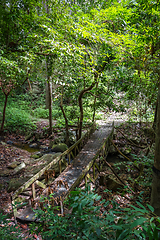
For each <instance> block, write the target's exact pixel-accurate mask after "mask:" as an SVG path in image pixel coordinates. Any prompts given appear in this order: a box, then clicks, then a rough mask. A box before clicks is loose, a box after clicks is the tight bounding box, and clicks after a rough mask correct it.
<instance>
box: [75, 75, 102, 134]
mask: <svg viewBox="0 0 160 240" xmlns="http://www.w3.org/2000/svg"><path fill="white" fill-rule="evenodd" d="M97 77H98V75H97ZM96 80H97V79H96ZM95 84H96V82H95V81H94V82H93V83H92V84H91V86H89V87H88V88H85V89H83V90H82V91H81V92H80V94H79V97H78V103H79V108H80V121H79V133H78V139H80V138H81V137H82V125H83V103H82V97H83V95H84V94H85V93H86V92H88V91H89V90H91V89H92V88H93V87H94V86H95Z"/></svg>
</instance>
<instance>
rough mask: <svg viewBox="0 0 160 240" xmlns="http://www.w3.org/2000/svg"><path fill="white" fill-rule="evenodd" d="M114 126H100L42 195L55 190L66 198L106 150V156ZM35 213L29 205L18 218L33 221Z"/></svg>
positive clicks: (19, 213) (62, 197) (58, 195)
mask: <svg viewBox="0 0 160 240" xmlns="http://www.w3.org/2000/svg"><path fill="white" fill-rule="evenodd" d="M113 128H114V126H113V125H112V124H107V125H104V126H101V127H99V129H98V130H95V132H94V133H93V134H92V135H91V137H90V139H89V140H88V142H87V143H86V145H85V146H84V147H83V148H82V150H81V151H80V152H79V154H78V155H77V156H76V157H75V159H74V160H73V162H72V164H71V165H69V166H68V167H67V168H66V169H65V170H64V171H63V172H62V173H61V174H60V175H59V176H58V178H56V179H55V180H54V182H53V183H52V184H50V186H49V190H48V188H46V189H45V190H44V191H43V192H42V195H47V194H48V191H51V192H54V198H56V197H60V196H61V199H64V198H65V197H66V195H67V194H68V193H69V192H70V191H71V190H73V189H74V188H75V187H76V186H78V184H79V183H80V182H81V180H82V179H83V178H84V177H85V175H86V174H87V172H88V171H89V170H90V168H92V166H93V164H94V162H95V160H96V159H97V158H98V157H99V156H100V154H101V152H102V151H103V152H105V156H107V154H108V142H109V141H108V138H109V137H111V136H112V133H113ZM106 146H107V147H106ZM60 183H61V184H60ZM63 183H65V184H63ZM66 185H67V187H66ZM34 215H35V213H34V212H33V211H32V209H31V207H30V206H29V207H26V208H25V209H24V210H22V211H19V212H18V214H17V218H19V219H21V220H25V221H33V220H35V216H34Z"/></svg>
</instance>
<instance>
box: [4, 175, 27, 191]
mask: <svg viewBox="0 0 160 240" xmlns="http://www.w3.org/2000/svg"><path fill="white" fill-rule="evenodd" d="M28 180H29V178H28V177H25V178H12V179H11V180H10V182H9V186H8V189H7V192H12V191H16V190H17V189H18V188H19V187H21V186H22V185H23V184H24V183H25V182H27V181H28Z"/></svg>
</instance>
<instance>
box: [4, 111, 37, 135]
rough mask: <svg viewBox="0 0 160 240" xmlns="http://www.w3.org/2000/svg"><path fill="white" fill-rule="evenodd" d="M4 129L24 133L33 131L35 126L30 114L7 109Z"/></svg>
mask: <svg viewBox="0 0 160 240" xmlns="http://www.w3.org/2000/svg"><path fill="white" fill-rule="evenodd" d="M5 127H6V129H8V130H9V131H12V132H16V131H17V130H18V131H19V132H23V133H24V132H26V131H28V130H31V129H35V128H36V125H35V124H34V122H33V119H32V118H31V116H30V114H28V113H27V112H26V111H25V110H21V109H18V108H16V107H15V108H13V107H11V108H8V109H7V113H6V123H5Z"/></svg>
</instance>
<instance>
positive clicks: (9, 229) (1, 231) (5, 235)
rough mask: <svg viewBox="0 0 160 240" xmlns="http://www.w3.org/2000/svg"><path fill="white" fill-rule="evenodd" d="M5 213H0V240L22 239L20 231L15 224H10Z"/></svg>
mask: <svg viewBox="0 0 160 240" xmlns="http://www.w3.org/2000/svg"><path fill="white" fill-rule="evenodd" d="M9 224H10V223H9V221H8V220H7V216H6V215H2V213H0V239H1V240H15V239H19V240H20V239H22V237H21V236H20V231H19V228H18V227H17V226H10V225H9Z"/></svg>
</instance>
